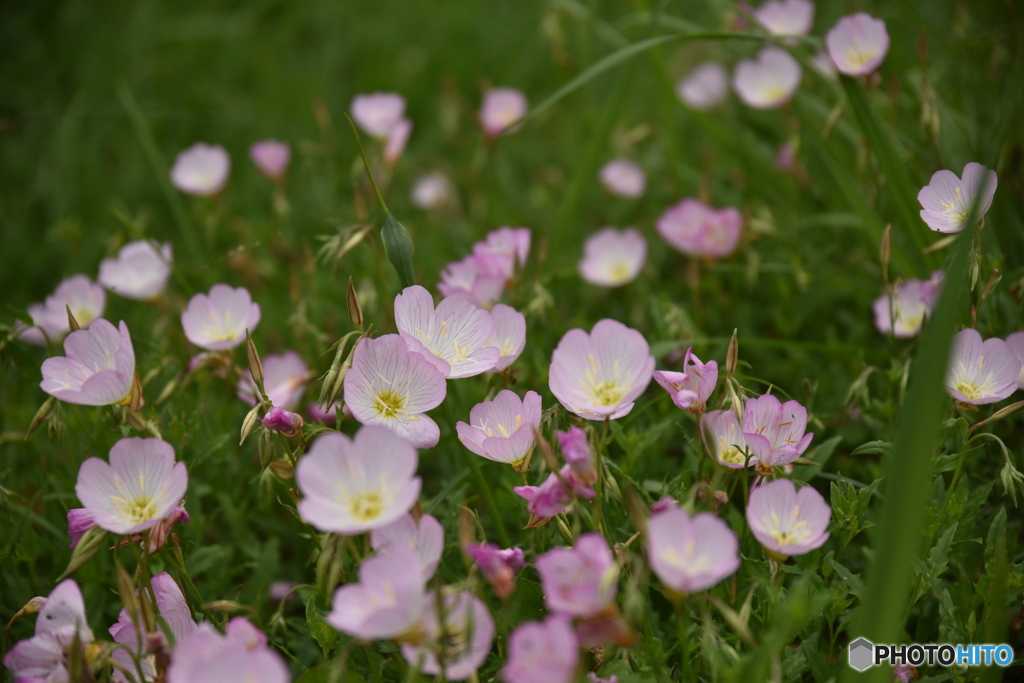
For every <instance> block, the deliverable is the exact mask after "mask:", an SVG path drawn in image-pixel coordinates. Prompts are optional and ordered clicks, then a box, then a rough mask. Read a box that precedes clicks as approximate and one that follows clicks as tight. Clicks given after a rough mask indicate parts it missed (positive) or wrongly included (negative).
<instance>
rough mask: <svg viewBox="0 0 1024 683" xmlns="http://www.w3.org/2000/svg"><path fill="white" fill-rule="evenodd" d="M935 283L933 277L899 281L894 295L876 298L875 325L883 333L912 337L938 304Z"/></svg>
mask: <svg viewBox="0 0 1024 683" xmlns="http://www.w3.org/2000/svg"><path fill="white" fill-rule="evenodd" d="M935 290H936V286H935V285H933V284H932V281H930V280H929V281H922V280H907V281H905V282H901V283H900V284H898V285H896V286H895V288H894V291H893V293H892V296H891V297H890V296H889V295H888V294H883V295H882V296H880V297H878V298H877V299H875V303H874V305H873V306H872V309H873V310H874V313H875V327H877V328H878V331H879V332H881V333H882V334H889V333H890V332H892V335H893V336H894V337H896V338H897V339H909V338H911V337H915V336H917V333H918V332H920V331H921V325H922V324H923V323H924V319H925V318H926V317H927V316H929V315H931V313H932V309H933V308H934V307H935V299H936V291H935Z"/></svg>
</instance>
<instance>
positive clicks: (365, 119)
mask: <svg viewBox="0 0 1024 683" xmlns="http://www.w3.org/2000/svg"><path fill="white" fill-rule="evenodd" d="M349 109H350V111H351V113H352V120H353V121H355V122H356V125H358V126H359V127H360V128H362V129H363V131H364V132H365V133H366V134H367V135H370V136H372V137H375V138H377V139H378V140H383V139H384V138H385V137H387V135H388V133H389V132H390V131H391V130H392V128H394V127H395V125H396V124H397V123H398V122H399V121H401V120H402V116H404V115H405V98H404V97H402V96H401V95H399V94H398V93H393V92H375V93H371V94H369V95H356V96H355V97H354V98H352V104H351V106H350V107H349Z"/></svg>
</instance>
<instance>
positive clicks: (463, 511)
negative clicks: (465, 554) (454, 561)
mask: <svg viewBox="0 0 1024 683" xmlns="http://www.w3.org/2000/svg"><path fill="white" fill-rule="evenodd" d="M476 525H477V520H476V513H475V512H473V511H472V510H470V509H469V508H468V507H466V506H465V505H460V506H459V527H458V535H459V547H460V548H462V549H463V551H465V550H466V548H468V547H469V546H470V545H473V544H475V543H476Z"/></svg>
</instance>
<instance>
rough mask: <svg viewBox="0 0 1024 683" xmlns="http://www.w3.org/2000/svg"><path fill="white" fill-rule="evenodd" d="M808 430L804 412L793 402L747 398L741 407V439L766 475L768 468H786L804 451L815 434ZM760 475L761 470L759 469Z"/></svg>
mask: <svg viewBox="0 0 1024 683" xmlns="http://www.w3.org/2000/svg"><path fill="white" fill-rule="evenodd" d="M806 429H807V409H806V408H804V407H803V406H802V405H800V404H799V403H798V402H796V401H786V402H785V403H780V402H779V399H777V398H775V397H774V396H772V395H771V394H765V395H764V396H761V397H759V398H751V399H747V402H746V404H745V405H744V406H743V437H744V440H745V441H746V445H747V447H749V448H750V451H751V453H753V454H754V455H755V456H756V459H752V460H751V464H756V465H759V466H760V467H761V469H762V470H764V471H765V472H767V470H768V468H770V467H772V466H777V465H787V464H789V463H791V462H793V461H794V460H796V459H797V458H799V457H800V456H801V455H803V453H804V451H806V450H807V447H808V446H809V445H810V444H811V439H812V438H814V433H813V432H812V433H810V434H804V431H805V430H806ZM759 473H760V470H759Z"/></svg>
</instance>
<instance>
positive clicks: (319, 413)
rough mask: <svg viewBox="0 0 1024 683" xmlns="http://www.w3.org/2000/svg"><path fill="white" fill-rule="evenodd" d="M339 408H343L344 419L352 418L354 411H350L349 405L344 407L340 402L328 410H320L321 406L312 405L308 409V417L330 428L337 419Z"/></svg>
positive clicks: (336, 402)
mask: <svg viewBox="0 0 1024 683" xmlns="http://www.w3.org/2000/svg"><path fill="white" fill-rule="evenodd" d="M338 406H341V414H342V415H343V416H344V417H352V411H351V410H350V409H349V407H348V405H347V404H346V405H342V404H341V402H340V401H335V402H334V403H332V404H331V405H329V406H327V410H320V406H319V404H317V403H310V404H309V406H308V407H307V408H306V415H308V416H309V419H310V420H312V421H313V422H319V423H321V424H325V425H327V426H328V427H330V426H331V425H333V424H334V423H335V420H336V419H337V413H336V411H337V409H338Z"/></svg>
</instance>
